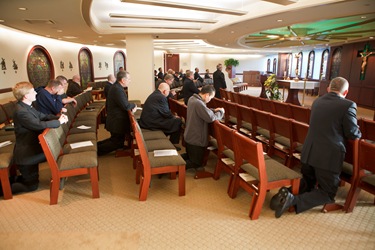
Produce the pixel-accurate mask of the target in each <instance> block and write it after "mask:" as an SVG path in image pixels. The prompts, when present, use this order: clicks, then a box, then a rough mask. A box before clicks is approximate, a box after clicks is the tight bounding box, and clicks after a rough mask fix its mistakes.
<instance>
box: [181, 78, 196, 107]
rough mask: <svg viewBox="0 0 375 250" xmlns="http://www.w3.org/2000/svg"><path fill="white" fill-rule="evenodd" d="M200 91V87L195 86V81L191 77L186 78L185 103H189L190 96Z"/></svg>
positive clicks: (183, 91) (183, 88)
mask: <svg viewBox="0 0 375 250" xmlns="http://www.w3.org/2000/svg"><path fill="white" fill-rule="evenodd" d="M198 93H199V89H198V88H197V86H195V83H194V82H193V81H192V80H191V79H189V78H185V81H184V86H183V87H182V94H183V96H184V102H185V104H186V105H187V103H188V101H189V98H190V97H191V96H192V95H194V94H198Z"/></svg>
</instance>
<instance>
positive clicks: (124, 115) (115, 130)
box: [98, 71, 137, 155]
mask: <svg viewBox="0 0 375 250" xmlns="http://www.w3.org/2000/svg"><path fill="white" fill-rule="evenodd" d="M129 83H130V75H129V73H128V72H127V71H119V72H118V73H117V77H116V82H115V83H114V84H113V85H112V87H111V88H110V89H109V91H108V97H107V99H106V105H107V106H106V108H107V119H106V129H107V130H108V131H109V132H110V133H111V137H110V138H108V139H106V140H104V141H100V142H98V155H104V154H108V153H110V152H112V151H114V150H116V149H120V148H123V147H124V142H125V136H126V135H130V120H129V115H128V110H131V111H132V112H135V110H136V108H137V105H135V104H134V103H129V102H128V96H127V95H126V93H125V90H124V88H125V87H127V86H128V85H129Z"/></svg>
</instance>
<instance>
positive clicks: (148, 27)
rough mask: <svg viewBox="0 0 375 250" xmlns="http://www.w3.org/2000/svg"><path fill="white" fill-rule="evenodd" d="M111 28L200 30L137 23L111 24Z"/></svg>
mask: <svg viewBox="0 0 375 250" xmlns="http://www.w3.org/2000/svg"><path fill="white" fill-rule="evenodd" d="M111 28H123V29H168V30H200V29H201V28H196V27H158V26H139V25H138V26H137V25H111Z"/></svg>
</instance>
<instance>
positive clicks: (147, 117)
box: [139, 82, 182, 144]
mask: <svg viewBox="0 0 375 250" xmlns="http://www.w3.org/2000/svg"><path fill="white" fill-rule="evenodd" d="M169 91H170V88H169V85H168V83H165V82H163V83H160V85H159V88H158V89H157V90H155V91H154V92H153V93H152V94H151V95H149V96H148V97H147V100H146V102H145V104H144V105H143V109H142V114H141V118H140V121H139V126H141V128H145V129H149V130H161V131H163V132H164V133H165V134H166V135H170V137H169V140H170V141H171V142H172V143H173V144H178V143H179V141H180V132H181V123H182V122H181V118H180V117H178V116H174V115H173V114H172V112H171V110H170V109H169V105H168V99H167V97H168V95H169Z"/></svg>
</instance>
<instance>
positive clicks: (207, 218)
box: [0, 125, 375, 250]
mask: <svg viewBox="0 0 375 250" xmlns="http://www.w3.org/2000/svg"><path fill="white" fill-rule="evenodd" d="M107 135H108V134H107V133H106V131H105V130H104V128H103V125H101V126H100V131H99V139H102V138H105V137H106V136H107ZM182 152H183V151H182ZM99 162H100V168H99V170H100V182H99V188H100V195H101V197H100V198H99V199H92V198H91V186H90V182H89V180H88V179H87V178H78V177H77V178H69V179H68V181H67V182H66V185H65V189H64V190H63V191H60V194H59V202H58V204H57V205H54V206H50V205H49V176H50V173H49V169H48V167H47V166H46V165H42V166H41V169H40V188H39V189H38V190H37V191H35V192H32V193H27V194H20V195H16V196H14V198H13V199H12V200H7V201H5V200H2V199H1V200H0V249H7V250H9V249H30V250H31V249H330V250H333V249H374V248H375V206H374V204H373V202H374V196H373V195H370V194H368V193H366V192H361V195H360V198H359V200H360V202H359V204H358V205H357V206H356V207H355V209H354V212H353V213H350V214H345V213H343V212H341V211H336V212H331V213H327V214H324V213H321V212H320V209H321V207H317V208H315V209H312V210H310V211H308V212H305V213H303V214H299V215H296V214H294V213H288V212H287V213H286V214H284V215H283V216H282V217H281V218H279V219H276V218H275V217H274V212H273V211H272V210H271V209H269V207H268V202H269V200H270V198H271V197H272V195H273V194H274V193H275V192H276V191H277V190H272V191H271V192H270V193H269V194H267V201H266V203H265V205H264V207H263V210H262V212H261V215H260V217H259V219H258V220H256V221H251V220H250V219H249V217H248V211H249V205H250V201H251V196H250V195H248V194H247V193H246V192H244V191H240V192H239V194H238V196H237V198H236V199H230V198H229V197H228V195H227V194H226V189H227V185H228V180H229V176H228V175H226V174H223V176H222V178H220V179H219V180H217V181H215V180H213V179H212V178H207V179H199V180H197V179H194V171H192V170H189V171H187V176H186V196H184V197H179V196H178V188H177V180H170V179H169V178H168V177H167V176H166V175H165V176H163V177H162V178H161V179H159V178H158V177H157V176H155V177H154V178H153V179H152V182H151V188H150V190H149V194H148V198H147V201H145V202H140V201H138V191H139V186H138V185H136V184H135V171H134V170H133V168H132V160H131V158H130V157H119V158H115V156H114V154H110V155H106V156H102V157H100V158H99ZM215 164H216V157H215V156H214V155H211V156H210V159H209V163H208V167H207V168H206V169H207V170H208V171H213V167H214V165H215ZM348 188H349V186H348V185H346V186H345V187H342V188H340V190H339V193H338V195H337V200H338V202H343V201H344V199H345V197H346V194H347V191H348Z"/></svg>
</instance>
